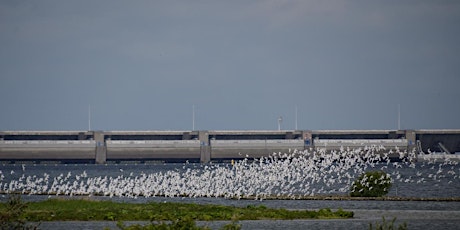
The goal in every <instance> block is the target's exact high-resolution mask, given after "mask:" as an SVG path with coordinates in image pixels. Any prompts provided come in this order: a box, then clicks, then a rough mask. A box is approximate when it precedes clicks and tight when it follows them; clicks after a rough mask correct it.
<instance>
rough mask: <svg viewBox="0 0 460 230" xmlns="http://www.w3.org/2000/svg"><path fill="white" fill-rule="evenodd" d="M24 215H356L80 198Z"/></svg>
mask: <svg viewBox="0 0 460 230" xmlns="http://www.w3.org/2000/svg"><path fill="white" fill-rule="evenodd" d="M25 205H26V207H25V209H24V211H23V213H22V214H21V217H22V219H24V220H27V221H70V220H72V221H93V220H111V221H136V220H152V221H163V220H165V221H167V220H177V219H180V218H184V217H187V218H191V219H193V220H203V221H211V220H260V219H283V220H285V219H335V218H352V217H353V212H348V211H343V210H338V211H331V210H330V209H321V210H318V211H308V210H302V211H291V210H285V209H271V208H267V207H265V206H247V207H231V206H221V205H201V204H185V203H169V202H167V203H153V202H152V203H144V204H132V203H118V202H111V201H90V200H78V199H70V200H63V199H50V200H46V201H40V202H29V203H25ZM8 211H9V210H8V207H7V203H1V204H0V212H1V213H2V215H3V214H4V213H7V212H8Z"/></svg>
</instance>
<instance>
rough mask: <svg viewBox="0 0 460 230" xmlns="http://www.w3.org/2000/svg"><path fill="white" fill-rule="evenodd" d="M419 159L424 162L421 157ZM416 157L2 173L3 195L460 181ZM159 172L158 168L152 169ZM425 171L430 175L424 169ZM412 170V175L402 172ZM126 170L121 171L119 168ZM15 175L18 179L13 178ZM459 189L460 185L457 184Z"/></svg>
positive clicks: (357, 155)
mask: <svg viewBox="0 0 460 230" xmlns="http://www.w3.org/2000/svg"><path fill="white" fill-rule="evenodd" d="M391 154H393V155H394V154H399V156H400V161H397V162H394V161H391V160H390V158H389V155H391ZM418 158H420V157H418ZM418 158H417V154H416V153H415V152H406V151H400V150H398V149H393V150H385V149H384V148H383V147H382V146H373V147H365V148H358V149H345V148H342V149H340V150H339V151H332V152H326V151H321V150H320V151H314V150H305V151H296V150H295V151H292V152H290V153H273V154H272V155H270V156H268V157H263V158H259V159H247V158H246V159H244V160H240V161H236V162H234V164H233V165H232V164H205V165H201V167H198V168H196V167H195V168H193V167H189V166H188V163H187V164H184V165H183V166H181V167H182V168H181V169H178V170H168V171H160V172H155V173H143V172H142V173H139V174H134V173H129V174H127V175H125V174H124V173H123V175H119V176H116V177H108V176H97V177H90V176H88V175H87V173H86V171H83V172H82V173H80V174H75V173H71V172H68V173H67V174H60V175H59V176H56V177H50V175H49V174H47V173H44V174H43V175H28V176H26V174H24V172H25V171H26V167H25V166H24V165H23V167H22V173H23V174H22V175H21V176H20V177H18V175H17V174H18V173H21V172H15V171H13V170H12V171H11V172H4V171H1V170H0V192H1V193H3V194H8V193H21V194H29V195H34V194H39V195H48V196H59V195H67V196H75V195H80V196H81V195H84V196H93V195H100V196H110V197H113V196H117V197H130V198H137V197H139V196H144V197H155V196H165V197H179V196H180V197H224V198H236V199H240V198H250V199H260V200H262V199H266V198H273V197H278V198H284V199H298V198H303V197H306V196H315V195H344V194H348V193H349V191H350V187H351V185H352V183H353V181H354V180H356V178H357V177H359V175H361V174H362V173H364V172H367V171H371V170H382V171H385V172H387V173H388V175H389V176H390V177H391V179H392V180H393V181H397V182H399V183H417V184H418V183H427V182H433V181H441V180H442V179H443V178H447V180H448V182H446V183H449V184H450V183H452V182H453V181H454V182H456V181H455V180H458V179H459V177H458V175H459V174H460V169H459V167H457V165H458V161H452V160H449V159H445V160H442V161H439V160H436V161H435V160H424V161H423V163H421V162H419V163H415V162H416V160H417V159H418ZM152 167H155V166H152ZM422 167H424V168H425V169H428V170H421V168H422ZM403 168H404V169H409V170H413V173H412V174H411V175H413V176H407V175H405V174H404V173H401V171H400V169H403ZM120 171H121V169H120ZM13 174H16V175H15V176H16V177H15V178H16V179H11V177H12V175H13ZM457 184H458V183H457Z"/></svg>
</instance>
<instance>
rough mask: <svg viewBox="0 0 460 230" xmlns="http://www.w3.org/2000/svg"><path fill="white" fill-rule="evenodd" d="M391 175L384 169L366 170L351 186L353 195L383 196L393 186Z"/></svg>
mask: <svg viewBox="0 0 460 230" xmlns="http://www.w3.org/2000/svg"><path fill="white" fill-rule="evenodd" d="M391 185H392V183H391V178H390V175H388V174H386V173H385V172H383V171H371V172H366V173H364V174H362V175H361V176H359V177H358V179H356V180H355V182H353V185H352V186H351V192H350V196H352V197H381V196H384V195H386V194H387V193H388V191H389V190H390V188H391Z"/></svg>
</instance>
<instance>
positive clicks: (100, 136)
mask: <svg viewBox="0 0 460 230" xmlns="http://www.w3.org/2000/svg"><path fill="white" fill-rule="evenodd" d="M94 140H95V141H96V159H95V160H96V164H105V162H106V161H107V148H106V146H105V140H104V133H103V132H101V131H94Z"/></svg>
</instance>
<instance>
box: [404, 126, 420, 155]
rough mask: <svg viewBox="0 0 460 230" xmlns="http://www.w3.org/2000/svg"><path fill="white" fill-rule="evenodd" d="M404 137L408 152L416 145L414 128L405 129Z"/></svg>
mask: <svg viewBox="0 0 460 230" xmlns="http://www.w3.org/2000/svg"><path fill="white" fill-rule="evenodd" d="M405 138H406V140H407V151H408V152H410V151H412V150H413V149H414V148H415V147H416V141H417V140H416V134H415V131H414V130H406V131H405Z"/></svg>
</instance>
